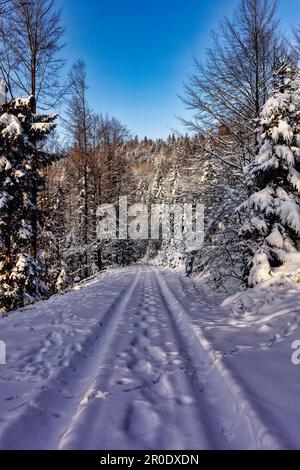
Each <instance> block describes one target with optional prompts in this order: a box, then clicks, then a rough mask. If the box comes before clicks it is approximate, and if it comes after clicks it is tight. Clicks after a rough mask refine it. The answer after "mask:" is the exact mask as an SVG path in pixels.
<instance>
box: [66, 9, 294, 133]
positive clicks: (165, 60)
mask: <svg viewBox="0 0 300 470" xmlns="http://www.w3.org/2000/svg"><path fill="white" fill-rule="evenodd" d="M299 1H300V0H280V8H279V13H280V15H281V16H282V28H283V29H285V30H286V29H288V28H289V25H290V23H293V24H295V22H297V20H298V22H299V23H300V9H299ZM57 4H58V6H61V7H62V9H63V21H64V24H65V26H66V41H67V45H66V48H65V50H64V52H63V54H64V56H65V57H66V58H67V59H68V67H70V66H71V64H72V62H74V61H75V60H76V59H77V58H81V59H83V60H84V62H85V64H86V70H87V77H88V83H89V87H90V88H89V92H88V93H89V101H90V104H91V106H92V108H93V109H94V110H95V111H97V112H102V113H104V114H105V113H108V114H109V115H111V116H115V117H117V118H118V119H120V120H121V121H122V122H123V123H124V124H126V125H127V126H128V127H129V129H131V131H132V133H133V134H138V135H139V136H140V137H144V136H145V135H147V136H148V137H152V138H158V137H166V136H167V135H168V134H169V132H170V129H173V128H174V129H176V130H178V131H182V132H185V130H184V129H183V128H182V126H181V125H180V124H179V122H178V120H177V119H176V116H177V115H181V116H187V112H186V111H185V109H184V105H183V103H182V102H181V101H180V99H179V98H178V96H177V95H180V94H182V90H183V82H184V81H185V80H186V77H187V75H189V74H191V73H192V71H193V57H195V56H196V57H203V56H204V54H205V48H206V47H207V46H208V45H209V43H210V31H211V29H213V28H215V27H217V25H218V22H219V21H220V20H221V19H222V17H223V16H224V15H225V14H230V13H231V11H232V9H233V7H234V5H235V4H236V0H84V1H82V0H57Z"/></svg>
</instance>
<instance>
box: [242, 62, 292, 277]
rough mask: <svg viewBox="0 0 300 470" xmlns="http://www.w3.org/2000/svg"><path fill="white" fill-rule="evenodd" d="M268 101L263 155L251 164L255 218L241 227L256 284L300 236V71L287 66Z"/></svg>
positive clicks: (260, 138) (250, 204) (249, 206)
mask: <svg viewBox="0 0 300 470" xmlns="http://www.w3.org/2000/svg"><path fill="white" fill-rule="evenodd" d="M277 76H278V77H279V81H280V83H279V84H278V85H277V87H276V88H274V90H273V91H272V92H271V94H270V97H269V99H268V100H267V102H266V104H265V105H264V107H263V109H262V111H261V114H260V117H259V126H258V129H257V142H258V148H257V155H256V158H255V160H254V161H253V162H252V163H251V164H250V165H249V166H247V167H246V168H245V175H246V181H247V184H248V187H249V189H250V194H251V195H250V197H249V198H248V200H247V201H246V202H245V203H244V204H242V206H241V209H242V210H246V212H247V214H248V216H249V220H248V221H247V222H246V223H245V224H244V226H243V227H242V229H241V235H242V236H243V237H244V239H245V241H244V242H243V244H244V247H245V248H246V253H247V255H248V260H247V261H248V262H247V267H246V272H245V274H246V276H247V277H248V285H250V286H254V285H255V284H258V283H260V282H263V281H266V280H268V279H269V278H270V277H271V276H272V268H273V267H277V266H280V265H283V264H284V263H285V262H286V260H287V254H288V253H293V252H296V251H297V249H298V242H299V237H300V74H299V70H296V69H290V68H288V67H287V66H286V65H283V66H282V67H281V70H280V73H278V74H277Z"/></svg>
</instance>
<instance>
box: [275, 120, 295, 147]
mask: <svg viewBox="0 0 300 470" xmlns="http://www.w3.org/2000/svg"><path fill="white" fill-rule="evenodd" d="M280 137H282V138H283V139H284V140H285V142H287V143H291V141H292V139H293V137H294V133H293V130H292V128H291V126H290V125H289V124H288V122H287V121H286V120H285V119H280V120H279V123H278V126H274V128H273V130H272V139H273V141H274V142H278V140H279V138H280Z"/></svg>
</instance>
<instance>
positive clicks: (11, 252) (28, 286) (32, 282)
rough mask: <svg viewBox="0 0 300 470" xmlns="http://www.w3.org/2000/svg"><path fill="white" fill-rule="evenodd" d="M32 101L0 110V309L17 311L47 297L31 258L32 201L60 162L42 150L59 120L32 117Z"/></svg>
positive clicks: (38, 271) (6, 105)
mask: <svg viewBox="0 0 300 470" xmlns="http://www.w3.org/2000/svg"><path fill="white" fill-rule="evenodd" d="M33 109H34V97H33V96H30V97H29V98H27V99H19V98H17V99H14V100H12V101H10V102H8V103H4V104H3V106H1V108H0V149H1V157H0V244H1V247H2V250H1V252H2V253H3V254H2V255H1V258H0V289H1V291H2V292H1V302H0V304H1V305H0V309H8V308H11V307H13V308H15V307H18V306H20V305H23V304H24V303H26V302H29V301H31V300H32V299H36V298H39V297H40V296H41V295H42V293H43V291H44V284H43V283H42V282H40V278H39V275H40V271H41V268H40V266H39V265H38V262H37V260H36V259H34V258H33V257H32V256H31V254H30V245H31V242H32V238H33V227H32V220H33V219H34V217H33V216H32V215H33V213H35V214H38V209H37V206H36V204H35V202H34V201H36V198H37V192H38V191H39V189H41V188H42V186H43V175H42V171H41V170H42V168H43V167H44V166H46V165H48V164H49V163H51V162H52V161H53V159H56V158H58V156H56V155H50V154H49V153H47V152H45V151H44V150H43V143H44V141H45V138H46V136H47V135H48V134H49V133H50V132H51V131H52V130H53V129H54V126H55V124H54V120H55V119H56V116H55V115H48V116H46V115H45V116H44V115H43V116H42V115H38V114H36V113H34V112H33V111H32V110H33Z"/></svg>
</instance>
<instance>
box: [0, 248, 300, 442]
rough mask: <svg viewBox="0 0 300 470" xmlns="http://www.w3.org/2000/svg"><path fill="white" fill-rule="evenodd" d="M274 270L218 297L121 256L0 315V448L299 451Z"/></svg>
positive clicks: (289, 289)
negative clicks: (96, 272) (122, 262)
mask: <svg viewBox="0 0 300 470" xmlns="http://www.w3.org/2000/svg"><path fill="white" fill-rule="evenodd" d="M287 256H288V255H287ZM293 260H294V261H293ZM258 261H259V260H258ZM260 261H261V263H262V264H263V259H261V260H260ZM288 262H290V263H293V265H291V268H293V269H294V272H295V268H296V265H297V266H298V268H300V259H298V260H297V263H296V262H295V257H294V258H293V257H291V258H290V260H288ZM286 266H287V264H285V268H286ZM282 269H283V267H281V268H278V272H276V273H275V274H274V276H275V277H276V276H277V277H276V284H272V282H273V283H274V282H275V278H273V277H272V279H271V280H269V281H267V282H266V283H263V284H261V285H260V286H257V287H255V288H254V289H252V290H248V291H246V292H244V293H241V294H237V295H236V296H234V297H232V298H230V299H227V301H226V302H224V304H223V305H222V306H217V305H216V304H215V303H212V302H210V301H209V300H208V299H207V297H206V296H205V294H204V293H203V292H202V291H201V289H200V287H199V286H196V285H195V283H194V282H193V281H191V280H189V279H187V278H185V277H182V276H180V275H178V274H175V273H173V272H171V271H168V270H163V271H162V270H157V269H154V268H153V267H150V266H142V265H140V266H132V267H130V268H126V269H125V268H124V269H116V270H111V271H110V272H109V273H107V274H106V275H104V276H102V277H101V278H99V279H94V280H91V281H89V282H88V283H85V284H82V285H76V286H75V287H74V289H73V290H72V291H70V292H69V293H67V294H64V295H56V296H53V297H51V298H50V299H49V300H47V301H43V302H38V303H36V304H35V305H32V306H27V307H25V308H23V309H21V310H19V311H16V312H13V313H12V314H10V315H9V316H7V317H4V318H2V319H1V330H0V331H1V333H0V337H1V340H2V341H5V343H6V352H7V364H6V365H1V366H0V385H1V386H0V448H1V449H31V448H34V449H249V448H250V449H273V448H275V449H281V448H292V449H294V448H299V445H300V438H299V436H300V410H299V406H298V402H299V392H300V385H299V380H298V377H299V370H298V368H297V367H296V366H295V365H293V363H292V361H291V357H292V354H293V353H294V352H295V351H294V350H293V349H292V346H291V345H292V343H294V341H295V340H298V339H300V326H299V325H300V316H299V312H298V304H299V302H298V299H299V293H300V292H299V288H297V286H295V284H292V283H288V284H286V283H285V284H283V283H282V284H278V282H279V279H281V278H282V277H283V276H287V273H286V272H283V271H282ZM280 270H281V271H280ZM299 273H300V269H299ZM20 338H22V341H20Z"/></svg>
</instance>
